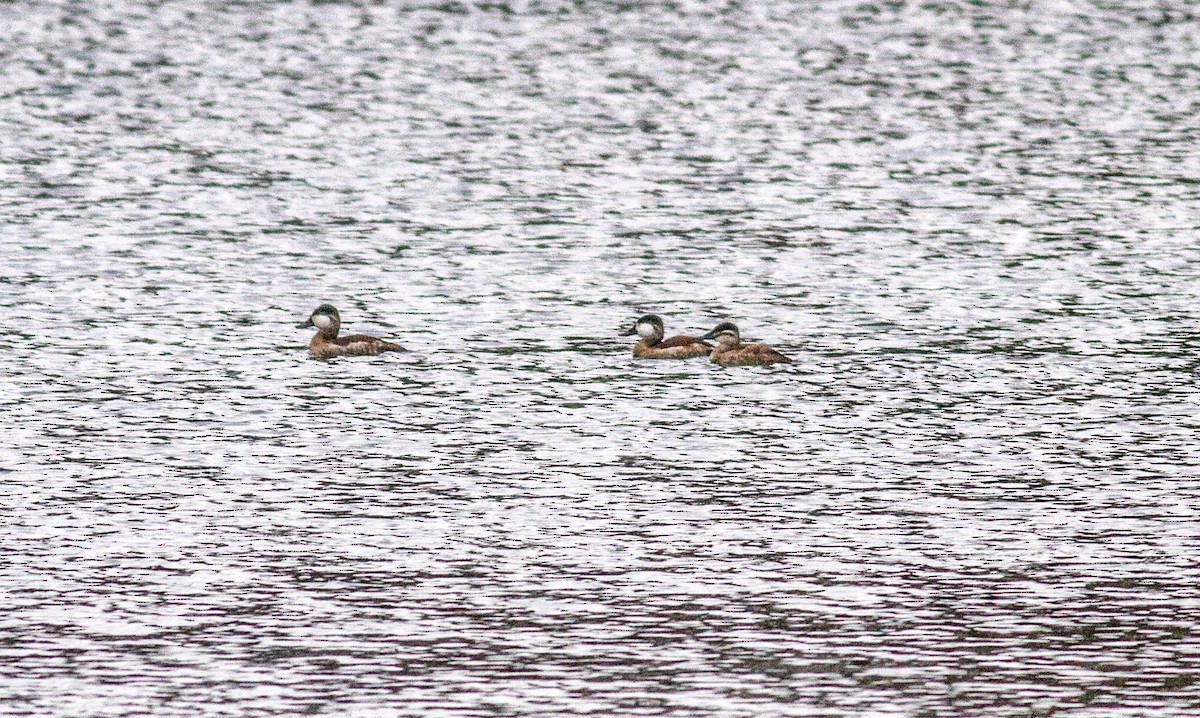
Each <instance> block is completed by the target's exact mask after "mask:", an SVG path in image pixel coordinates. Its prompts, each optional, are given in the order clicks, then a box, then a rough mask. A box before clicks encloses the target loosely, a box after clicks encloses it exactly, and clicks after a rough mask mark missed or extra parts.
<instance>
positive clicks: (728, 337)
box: [700, 322, 792, 366]
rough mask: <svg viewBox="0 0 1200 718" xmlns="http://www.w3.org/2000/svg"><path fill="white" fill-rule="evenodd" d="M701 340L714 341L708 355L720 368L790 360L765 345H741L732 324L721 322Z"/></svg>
mask: <svg viewBox="0 0 1200 718" xmlns="http://www.w3.org/2000/svg"><path fill="white" fill-rule="evenodd" d="M700 338H701V339H715V340H716V342H717V348H716V349H713V350H712V354H710V355H709V357H710V360H711V361H712V362H713V363H714V364H720V365H721V366H770V365H771V364H791V363H792V360H791V359H788V358H787V357H785V356H784V355H782V354H780V353H779V352H777V351H775V350H774V349H772V348H771V347H769V346H767V345H766V344H742V335H741V334H740V333H739V332H738V328H737V325H736V324H734V323H733V322H721V323H720V324H718V325H717V326H715V327H713V330H712V331H711V332H709V333H708V334H705V335H704V336H702V337H700Z"/></svg>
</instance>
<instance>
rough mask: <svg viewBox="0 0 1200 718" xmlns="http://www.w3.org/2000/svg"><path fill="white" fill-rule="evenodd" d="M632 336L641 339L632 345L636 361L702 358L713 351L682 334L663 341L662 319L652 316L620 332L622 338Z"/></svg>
mask: <svg viewBox="0 0 1200 718" xmlns="http://www.w3.org/2000/svg"><path fill="white" fill-rule="evenodd" d="M634 334H637V335H638V336H639V337H641V338H640V339H638V341H637V343H636V344H634V345H633V356H635V357H637V358H638V359H690V358H691V357H700V356H704V355H706V354H708V353H709V352H711V351H712V350H713V347H712V345H711V344H709V343H707V342H702V341H700V340H699V339H696V338H695V337H689V336H685V335H682V334H681V335H679V336H674V337H671V338H670V339H667V340H666V341H664V340H663V335H664V334H665V332H664V331H663V322H662V319H660V318H658V316H656V315H654V314H647V315H646V316H644V317H642V318H640V319H638V320H637V321H636V322H634V324H633V326H632V327H630V328H629V329H627V330H626V331H623V332H621V336H623V337H628V336H632V335H634Z"/></svg>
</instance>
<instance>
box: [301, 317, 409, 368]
mask: <svg viewBox="0 0 1200 718" xmlns="http://www.w3.org/2000/svg"><path fill="white" fill-rule="evenodd" d="M300 326H301V327H316V329H317V335H316V336H315V337H313V338H312V341H310V342H309V343H308V351H309V352H310V353H311V354H312V355H313V356H314V357H316V358H317V359H330V358H333V357H343V356H375V355H377V354H382V353H384V352H402V351H404V347H402V346H400V345H399V344H393V343H392V342H389V341H384V340H383V339H379V338H377V337H372V336H368V335H366V334H351V335H350V336H346V337H339V336H338V330H339V329H341V328H342V318H341V317H340V316H339V315H338V310H336V309H334V308H333V306H332V305H330V304H322V305H321V306H319V307H317V309H316V311H314V312H313V313H312V315H311V316H310V317H309V318H308V321H307V322H304V323H303V324H301V325H300Z"/></svg>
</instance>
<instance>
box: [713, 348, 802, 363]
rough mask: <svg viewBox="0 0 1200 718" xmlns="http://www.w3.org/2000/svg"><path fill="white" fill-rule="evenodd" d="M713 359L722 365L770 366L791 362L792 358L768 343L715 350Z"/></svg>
mask: <svg viewBox="0 0 1200 718" xmlns="http://www.w3.org/2000/svg"><path fill="white" fill-rule="evenodd" d="M712 360H713V361H714V362H716V363H717V364H720V365H721V366H769V365H771V364H791V363H792V360H791V359H788V358H787V357H785V356H784V355H782V354H780V353H779V352H777V351H775V350H774V349H772V348H771V347H769V346H767V345H766V344H739V345H738V346H736V347H733V348H732V349H727V350H725V351H721V350H720V349H718V350H717V351H715V352H713V354H712Z"/></svg>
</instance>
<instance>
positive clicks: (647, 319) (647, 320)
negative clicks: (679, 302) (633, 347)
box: [621, 314, 663, 342]
mask: <svg viewBox="0 0 1200 718" xmlns="http://www.w3.org/2000/svg"><path fill="white" fill-rule="evenodd" d="M634 334H637V335H638V336H640V337H641V338H642V339H645V340H646V341H649V342H658V341H662V338H663V322H662V319H659V318H658V315H655V314H647V315H646V316H644V317H642V318H641V319H638V320H637V321H636V322H634V323H633V326H632V327H630V328H628V329H626V330H625V331H623V332H621V336H623V337H629V336H633V335H634Z"/></svg>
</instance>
